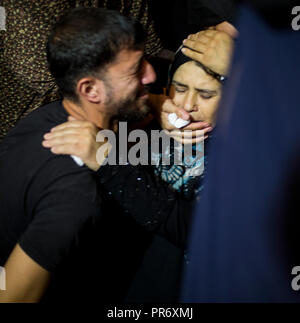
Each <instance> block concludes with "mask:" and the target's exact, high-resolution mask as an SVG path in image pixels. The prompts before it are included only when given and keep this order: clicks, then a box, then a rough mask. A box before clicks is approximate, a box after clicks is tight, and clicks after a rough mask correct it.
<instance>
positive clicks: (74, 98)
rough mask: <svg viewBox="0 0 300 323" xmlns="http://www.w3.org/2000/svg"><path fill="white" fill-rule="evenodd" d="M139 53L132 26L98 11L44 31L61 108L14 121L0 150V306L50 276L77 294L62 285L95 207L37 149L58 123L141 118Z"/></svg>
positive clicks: (84, 185) (144, 67)
mask: <svg viewBox="0 0 300 323" xmlns="http://www.w3.org/2000/svg"><path fill="white" fill-rule="evenodd" d="M143 44H144V34H143V31H142V28H141V27H140V25H139V24H137V23H135V22H134V21H132V20H130V19H129V18H125V17H123V16H121V15H120V14H119V13H117V12H114V11H106V10H104V9H87V8H86V9H83V8H80V9H75V10H73V11H71V12H70V14H68V15H67V16H66V17H64V18H63V19H62V20H61V21H60V22H59V23H58V24H57V25H56V27H55V28H54V30H53V32H52V34H51V36H50V39H49V42H48V48H47V56H48V62H49V67H50V71H51V73H52V74H53V76H54V77H55V79H56V81H57V84H58V86H59V88H60V90H61V92H62V94H63V96H64V100H63V101H62V102H55V103H52V104H50V105H47V106H44V107H42V108H41V109H39V110H37V111H35V112H33V113H32V114H31V115H30V116H28V117H27V118H25V119H24V120H22V121H21V122H20V123H19V124H18V125H17V126H16V127H15V128H14V129H13V130H12V131H11V132H10V134H9V135H8V136H7V137H6V138H5V140H4V141H3V144H2V146H1V160H0V177H1V184H0V191H1V194H0V209H1V217H0V240H1V246H0V264H1V265H2V266H3V265H4V264H5V269H6V277H7V284H6V285H7V289H6V291H1V294H0V301H2V302H20V301H22V302H35V301H38V300H40V299H41V298H42V296H43V294H44V292H45V290H46V288H47V286H48V284H49V282H50V279H51V276H52V277H55V279H60V277H62V278H61V280H59V281H60V283H62V282H63V283H64V284H65V286H63V287H65V289H68V287H70V286H71V285H72V283H73V284H74V285H73V288H77V287H78V285H79V283H80V282H78V277H79V276H76V275H74V277H73V278H74V281H73V282H72V281H71V282H70V285H68V284H67V283H66V281H67V277H68V275H70V276H72V272H73V271H74V272H76V273H77V274H78V273H79V274H80V273H83V272H84V269H83V268H84V266H87V264H86V263H83V262H80V261H78V258H77V257H76V255H77V250H80V248H81V246H84V245H85V243H86V241H85V240H82V239H81V237H82V236H84V235H82V234H81V233H82V232H83V231H84V230H86V228H90V227H91V226H93V223H94V222H95V221H97V217H99V216H100V215H101V204H102V203H101V201H100V200H99V198H98V188H97V185H96V182H95V181H94V178H93V175H92V174H91V173H90V171H89V170H88V169H87V168H86V167H79V166H78V165H77V164H76V163H75V162H74V161H73V160H72V158H70V157H63V156H54V155H52V154H51V152H50V151H49V150H47V149H44V148H43V147H42V146H41V139H42V136H43V134H44V133H45V132H46V131H48V130H49V129H51V128H52V127H53V126H55V125H57V124H59V123H62V122H64V121H66V120H67V118H68V116H73V117H76V118H78V119H80V120H86V121H91V122H93V123H94V124H95V125H97V126H98V127H101V128H109V127H110V126H111V124H112V122H113V120H114V118H118V119H121V120H122V119H123V120H124V119H125V120H127V119H136V118H137V119H139V118H140V117H143V116H144V115H145V114H146V113H147V110H148V108H147V106H146V105H145V101H146V98H147V94H146V91H145V85H147V84H149V83H151V82H153V81H154V80H155V73H154V71H153V69H152V67H151V65H150V64H149V63H148V62H147V61H145V59H144V56H143V55H144V51H143ZM85 237H87V235H85ZM87 245H89V244H87ZM82 250H83V254H84V253H85V251H86V253H88V250H86V249H84V248H83V249H82ZM74 259H75V260H74ZM69 260H70V262H69ZM72 261H73V262H72ZM69 264H72V267H71V266H70V265H69ZM76 266H77V268H76ZM70 267H71V268H70ZM61 273H63V275H62V276H60V274H61ZM76 278H77V280H75V279H76ZM85 278H86V276H84V277H83V279H85ZM52 285H53V284H52ZM57 286H58V285H57ZM59 287H61V286H59ZM55 293H57V294H56V295H55V296H56V297H59V294H58V292H57V290H55Z"/></svg>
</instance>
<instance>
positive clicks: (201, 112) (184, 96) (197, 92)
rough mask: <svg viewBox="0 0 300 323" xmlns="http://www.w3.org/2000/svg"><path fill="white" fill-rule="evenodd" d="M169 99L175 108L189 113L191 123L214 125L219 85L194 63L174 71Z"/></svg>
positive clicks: (218, 98)
mask: <svg viewBox="0 0 300 323" xmlns="http://www.w3.org/2000/svg"><path fill="white" fill-rule="evenodd" d="M170 97H171V98H172V99H173V101H174V103H175V104H176V105H177V106H179V107H181V108H183V109H185V110H186V111H187V112H189V113H190V115H191V118H192V121H203V122H208V123H210V124H212V125H213V126H214V125H215V116H216V112H217V109H218V104H219V100H220V97H221V85H220V83H219V82H218V81H217V80H216V79H214V78H213V77H211V76H210V75H208V74H207V73H206V72H205V71H204V70H203V69H202V68H201V67H200V66H198V65H197V64H196V63H195V62H193V61H190V62H187V63H185V64H183V65H181V66H180V67H179V68H178V69H177V70H176V72H175V74H174V77H173V80H172V85H171V87H170Z"/></svg>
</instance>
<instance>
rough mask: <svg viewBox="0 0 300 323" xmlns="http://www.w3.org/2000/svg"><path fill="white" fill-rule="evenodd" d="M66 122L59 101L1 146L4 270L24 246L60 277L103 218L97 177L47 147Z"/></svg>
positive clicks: (28, 119)
mask: <svg viewBox="0 0 300 323" xmlns="http://www.w3.org/2000/svg"><path fill="white" fill-rule="evenodd" d="M67 117H68V114H67V113H66V111H65V110H64V108H63V106H62V103H61V102H59V101H58V102H54V103H51V104H49V105H46V106H44V107H41V108H39V109H38V110H36V111H34V112H33V113H31V114H30V115H29V116H28V117H26V118H24V119H23V120H21V121H20V122H19V123H18V125H17V126H16V127H15V128H14V129H13V130H12V131H11V132H10V133H9V134H8V135H7V136H6V138H5V139H4V141H3V142H2V144H1V146H0V179H1V180H0V212H1V215H0V265H3V264H4V263H5V261H6V260H7V258H8V256H9V255H10V253H11V251H12V249H13V248H14V247H15V245H16V244H17V243H19V244H20V246H21V248H22V249H23V251H24V252H25V253H26V254H27V255H28V256H29V257H30V258H32V259H33V260H34V261H35V262H37V263H38V264H39V265H41V266H42V267H43V268H45V269H46V270H48V271H50V272H55V271H56V270H57V269H58V268H59V266H60V264H61V263H62V262H63V261H65V259H66V257H67V255H68V254H69V253H70V252H71V250H72V249H73V248H76V244H77V243H78V240H79V235H80V232H81V229H82V228H83V227H84V226H85V225H86V223H88V222H91V221H90V220H91V219H93V218H97V217H99V216H100V203H99V197H98V196H99V194H98V189H97V185H96V181H95V180H94V175H93V172H91V171H90V170H89V169H88V168H86V167H85V166H83V167H80V166H78V165H77V164H76V163H75V161H74V160H73V159H72V158H71V157H70V156H62V155H54V154H52V153H51V151H50V150H49V149H46V148H44V147H43V146H42V140H43V135H44V134H45V133H46V132H48V131H49V130H50V129H51V128H52V127H54V126H56V125H58V124H60V123H63V122H65V121H67Z"/></svg>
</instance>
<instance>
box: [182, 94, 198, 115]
mask: <svg viewBox="0 0 300 323" xmlns="http://www.w3.org/2000/svg"><path fill="white" fill-rule="evenodd" d="M183 108H184V110H186V111H188V112H192V111H196V110H197V98H196V96H195V95H194V94H193V93H187V94H186V95H185V98H184V104H183Z"/></svg>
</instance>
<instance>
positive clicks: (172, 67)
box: [167, 46, 226, 91]
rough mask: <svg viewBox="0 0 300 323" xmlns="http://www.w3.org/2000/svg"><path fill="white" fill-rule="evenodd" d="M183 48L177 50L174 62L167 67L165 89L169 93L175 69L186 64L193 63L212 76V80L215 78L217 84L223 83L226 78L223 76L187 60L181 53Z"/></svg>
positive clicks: (189, 59) (198, 63)
mask: <svg viewBox="0 0 300 323" xmlns="http://www.w3.org/2000/svg"><path fill="white" fill-rule="evenodd" d="M183 47H184V46H180V47H179V48H178V50H177V51H176V53H175V57H174V60H173V62H172V63H171V65H170V67H169V75H168V85H167V89H168V91H169V88H170V86H171V83H172V80H173V77H174V74H175V73H176V71H177V69H178V68H179V67H180V66H181V65H183V64H185V63H187V62H190V61H192V62H195V63H196V65H197V66H199V67H201V68H202V69H203V70H204V71H205V72H206V73H207V74H209V75H210V76H212V77H213V78H215V79H216V80H218V81H219V82H223V81H224V80H225V79H226V77H225V76H223V75H220V74H218V73H216V72H214V71H213V70H211V69H210V68H208V67H207V66H205V65H204V64H202V63H200V62H198V61H195V60H193V59H192V58H189V57H188V56H186V55H184V54H183V53H182V51H181V50H182V48H183Z"/></svg>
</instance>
